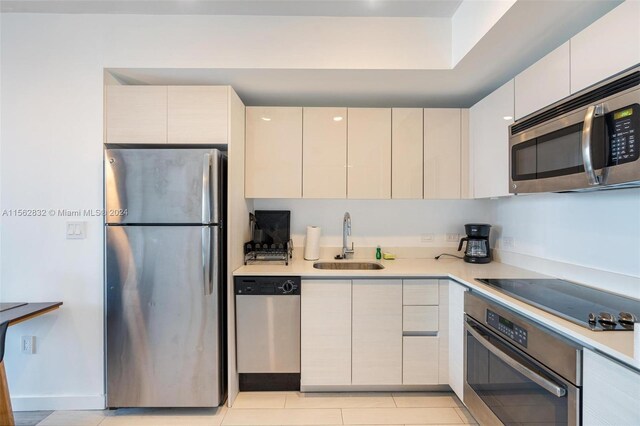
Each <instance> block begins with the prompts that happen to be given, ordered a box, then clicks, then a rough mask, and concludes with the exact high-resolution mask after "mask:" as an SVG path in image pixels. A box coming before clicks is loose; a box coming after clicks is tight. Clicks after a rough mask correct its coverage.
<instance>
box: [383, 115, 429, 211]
mask: <svg viewBox="0 0 640 426" xmlns="http://www.w3.org/2000/svg"><path fill="white" fill-rule="evenodd" d="M391 115H392V120H391V122H392V129H391V152H392V154H391V161H392V164H391V175H392V178H391V184H392V187H391V198H413V199H421V198H422V195H423V192H422V183H423V175H422V165H423V158H422V156H423V145H424V143H423V136H422V132H423V130H424V129H423V117H422V108H393V109H392V111H391Z"/></svg>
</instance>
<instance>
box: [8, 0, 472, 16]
mask: <svg viewBox="0 0 640 426" xmlns="http://www.w3.org/2000/svg"><path fill="white" fill-rule="evenodd" d="M460 3H462V0H295V1H291V0H190V1H184V0H182V1H176V0H163V1H154V0H146V1H130V0H89V1H88V0H35V1H24V0H17V1H12V0H8V1H3V2H2V12H13V13H115V14H145V15H151V14H153V15H253V16H396V17H409V16H413V17H416V16H420V17H432V18H450V17H451V16H453V14H454V13H455V12H456V10H457V9H458V7H459V6H460Z"/></svg>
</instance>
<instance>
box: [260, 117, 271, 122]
mask: <svg viewBox="0 0 640 426" xmlns="http://www.w3.org/2000/svg"><path fill="white" fill-rule="evenodd" d="M262 121H271V119H270V118H269V117H262Z"/></svg>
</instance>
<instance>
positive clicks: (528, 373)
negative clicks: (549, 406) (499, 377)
mask: <svg viewBox="0 0 640 426" xmlns="http://www.w3.org/2000/svg"><path fill="white" fill-rule="evenodd" d="M465 328H466V330H467V332H468V333H469V334H471V336H473V338H474V339H476V340H477V341H478V343H480V344H481V345H482V346H484V347H485V349H487V350H488V351H489V352H491V353H492V354H493V355H495V356H496V357H498V358H499V359H500V360H501V361H502V362H504V363H505V364H507V365H508V366H509V367H511V368H513V369H514V370H516V371H517V372H518V373H520V374H522V375H523V376H525V377H526V378H528V379H529V380H531V381H533V382H534V383H536V384H537V385H538V386H540V387H542V388H543V389H544V390H546V391H547V392H549V393H551V394H552V395H555V396H557V397H558V398H562V397H563V396H565V395H566V394H567V390H566V389H565V388H563V387H562V386H560V385H559V384H557V383H555V382H553V381H551V380H549V379H547V378H546V377H542V376H541V375H540V374H538V373H536V372H535V371H533V370H531V369H529V368H528V367H525V366H524V365H522V364H520V363H519V362H518V361H516V360H515V359H513V358H512V357H511V356H509V354H507V353H506V352H505V351H503V350H502V349H500V348H499V347H497V346H495V345H494V344H492V343H491V342H489V341H488V340H487V339H485V338H484V337H483V336H482V335H481V334H480V333H478V332H477V331H476V330H475V329H474V327H473V326H472V325H470V324H469V323H468V322H467V323H465Z"/></svg>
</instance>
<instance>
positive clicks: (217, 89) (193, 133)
mask: <svg viewBox="0 0 640 426" xmlns="http://www.w3.org/2000/svg"><path fill="white" fill-rule="evenodd" d="M167 90H168V111H169V112H168V118H167V120H168V122H167V133H168V136H167V137H168V141H169V143H176V144H178V143H187V144H189V143H194V144H196V143H197V144H200V143H202V144H226V143H227V138H228V121H229V114H228V104H229V88H228V87H227V86H169V87H168V89H167Z"/></svg>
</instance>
